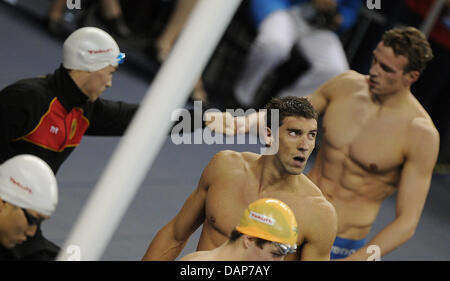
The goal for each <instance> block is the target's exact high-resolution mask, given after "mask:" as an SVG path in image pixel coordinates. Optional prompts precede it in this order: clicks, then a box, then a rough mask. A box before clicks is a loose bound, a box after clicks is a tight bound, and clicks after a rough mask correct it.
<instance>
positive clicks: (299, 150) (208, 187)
mask: <svg viewBox="0 0 450 281" xmlns="http://www.w3.org/2000/svg"><path fill="white" fill-rule="evenodd" d="M266 108H267V112H268V117H269V119H270V118H271V117H272V115H271V114H272V113H271V112H272V109H273V110H277V111H278V112H279V121H278V123H276V124H274V125H268V126H267V127H266V128H265V135H266V138H267V141H266V143H271V144H272V145H273V146H274V147H278V150H277V152H276V153H275V154H271V155H266V154H265V155H260V154H255V153H251V152H236V151H221V152H218V153H217V154H216V155H215V156H214V157H213V158H212V160H211V161H210V162H209V163H208V165H207V166H206V168H205V169H204V170H203V173H202V175H201V178H200V181H199V184H198V187H197V189H195V190H194V192H193V193H192V194H191V195H190V196H189V198H188V199H187V200H186V202H185V204H184V206H183V207H182V209H181V210H180V211H179V213H178V214H177V215H176V216H175V218H173V219H172V220H171V221H170V222H169V223H168V224H167V225H165V226H164V227H163V228H162V229H161V230H160V231H159V232H158V234H157V235H156V237H154V239H153V241H152V242H151V244H150V246H149V248H148V250H147V252H146V254H145V256H144V257H143V259H144V260H174V259H176V257H177V256H178V255H179V253H180V252H181V250H182V249H183V247H184V246H185V244H186V242H187V240H188V238H189V237H190V235H191V234H192V233H193V232H194V231H195V230H196V229H197V228H198V227H199V226H200V225H202V224H203V229H202V233H201V236H200V240H199V242H198V246H197V250H199V251H206V250H212V249H215V248H217V247H219V246H220V245H222V244H223V243H224V242H225V241H226V240H227V239H228V238H229V237H230V234H231V233H232V232H233V230H234V227H235V226H236V225H237V224H238V223H239V220H240V217H241V214H242V212H243V211H244V210H245V208H246V207H247V206H248V205H249V204H250V203H251V202H253V201H255V200H257V199H259V198H275V199H278V200H281V201H283V202H285V203H286V204H287V205H288V206H289V207H290V208H291V209H292V211H293V213H294V214H295V217H296V218H297V224H298V225H301V226H302V227H301V229H299V233H298V238H297V245H298V246H301V251H297V252H296V253H295V254H290V255H289V256H287V257H286V259H287V260H329V258H330V250H331V246H332V244H333V241H334V239H335V237H336V230H337V229H336V228H337V219H336V214H335V210H334V208H333V206H332V205H331V204H330V203H329V202H328V201H327V200H326V198H325V197H324V196H323V194H322V192H321V191H320V190H319V188H318V187H317V186H316V185H315V184H314V183H312V182H311V181H310V180H309V179H308V178H307V177H306V176H305V175H304V174H303V173H302V172H303V170H304V168H305V166H306V162H307V160H308V157H309V155H310V154H311V152H312V150H313V149H314V145H315V139H316V134H317V120H316V118H317V114H316V112H315V111H314V109H313V107H312V106H311V104H310V103H309V102H308V101H307V100H306V99H305V98H298V97H285V98H281V99H277V98H275V99H272V100H271V101H270V102H269V103H268V104H267V106H266ZM271 123H272V122H268V124H271ZM272 126H273V127H272ZM275 135H277V136H278V138H275V137H274V136H275Z"/></svg>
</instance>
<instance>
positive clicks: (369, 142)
mask: <svg viewBox="0 0 450 281" xmlns="http://www.w3.org/2000/svg"><path fill="white" fill-rule="evenodd" d="M367 80H368V77H367V76H363V75H361V74H359V73H356V72H354V71H349V72H347V73H345V74H343V75H340V76H338V77H337V78H335V79H333V80H332V81H331V82H330V83H328V85H326V86H325V87H324V88H322V91H323V92H325V95H326V96H327V105H326V108H322V109H321V110H320V111H321V112H323V129H324V136H323V143H322V145H321V148H320V151H319V153H318V155H317V158H316V162H315V165H314V167H313V169H312V170H311V172H310V173H309V174H308V176H309V177H310V178H311V179H312V180H313V182H315V183H316V184H317V185H318V186H319V187H320V188H321V190H322V192H323V193H324V195H325V197H326V198H327V199H328V200H329V201H330V202H332V204H333V205H334V207H335V208H336V211H337V214H338V220H339V230H338V233H339V235H341V236H345V237H347V238H352V239H361V238H363V237H365V236H366V235H367V234H368V232H369V231H370V226H371V224H372V223H373V221H374V220H375V217H376V215H377V213H378V210H379V207H380V205H381V203H382V202H383V200H384V199H385V198H387V197H388V196H389V195H391V194H392V193H393V192H394V191H395V190H396V187H397V186H398V184H399V181H400V178H401V172H402V166H403V164H404V163H405V159H406V158H408V157H409V152H408V150H409V149H410V147H411V145H412V144H411V141H412V140H413V139H414V138H415V137H416V134H415V132H416V131H423V130H433V129H434V125H433V123H432V121H431V119H430V117H429V116H428V115H427V113H426V112H425V110H424V109H423V108H422V106H421V105H420V104H419V103H418V102H417V100H416V99H415V98H414V97H413V96H412V95H411V94H409V95H407V96H405V98H403V99H401V100H400V99H399V100H398V101H395V102H392V103H391V104H385V105H383V106H381V105H380V104H379V103H377V102H376V101H374V100H373V97H372V96H371V94H370V93H369V85H368V81H367ZM355 210H358V212H355Z"/></svg>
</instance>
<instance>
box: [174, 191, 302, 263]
mask: <svg viewBox="0 0 450 281" xmlns="http://www.w3.org/2000/svg"><path fill="white" fill-rule="evenodd" d="M297 234H298V226H297V220H296V219H295V216H294V213H293V212H292V210H291V209H290V208H289V207H288V206H287V205H286V204H284V203H283V202H281V201H280V200H277V199H273V198H263V199H258V200H256V201H255V202H253V203H251V204H250V205H249V206H248V207H247V208H246V209H245V211H244V213H243V215H242V217H241V220H240V222H239V225H238V226H237V227H236V228H235V229H234V230H233V232H232V233H231V235H230V238H229V239H228V240H227V241H226V242H225V243H223V244H222V245H221V246H220V247H218V248H216V249H214V250H210V251H199V252H194V253H191V254H188V255H186V256H185V257H183V258H181V259H180V260H181V261H281V260H284V258H285V257H286V255H287V254H292V253H295V251H296V250H297Z"/></svg>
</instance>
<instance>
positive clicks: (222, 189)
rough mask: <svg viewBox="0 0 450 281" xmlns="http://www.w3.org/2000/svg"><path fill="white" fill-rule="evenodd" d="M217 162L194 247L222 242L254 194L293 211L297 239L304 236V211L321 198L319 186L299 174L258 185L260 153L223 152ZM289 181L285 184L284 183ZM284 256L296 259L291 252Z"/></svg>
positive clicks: (211, 246)
mask: <svg viewBox="0 0 450 281" xmlns="http://www.w3.org/2000/svg"><path fill="white" fill-rule="evenodd" d="M226 153H227V155H226V160H224V161H222V162H223V163H222V164H221V166H220V169H221V171H220V177H217V178H216V179H215V180H214V181H213V182H211V183H210V185H209V187H208V195H207V198H206V204H205V221H204V223H203V230H202V233H201V237H200V240H199V244H198V247H197V250H198V251H204V250H211V249H214V248H216V247H218V246H220V245H221V244H222V243H224V242H225V241H226V240H227V239H228V237H229V235H230V234H231V232H232V230H233V229H234V227H236V225H238V224H239V220H240V217H241V215H242V213H243V212H244V210H245V208H246V207H247V206H248V205H249V204H250V203H251V202H253V201H255V200H257V199H258V198H268V197H270V198H276V199H279V200H281V201H283V202H285V203H286V204H287V205H288V206H289V207H290V208H291V209H292V210H293V212H294V214H295V216H296V218H297V222H298V225H299V241H298V245H301V244H302V243H303V241H304V240H305V233H306V229H305V228H306V227H307V225H308V222H307V221H306V219H305V218H306V217H308V216H306V214H309V216H311V214H313V213H314V204H316V203H317V201H321V200H324V201H326V200H325V198H324V197H323V195H322V194H321V192H320V190H319V189H318V188H317V187H316V186H315V185H314V184H313V183H312V182H311V181H310V180H309V179H308V178H307V177H306V176H305V175H303V174H300V175H296V176H291V177H295V179H294V180H292V179H293V178H291V180H290V181H285V182H283V183H281V182H280V183H279V184H274V185H271V186H270V187H269V188H265V189H261V188H260V178H261V171H262V167H261V164H262V163H261V161H260V160H261V156H260V155H257V154H254V153H248V152H244V153H238V152H232V151H229V152H226ZM286 182H289V184H286ZM287 259H298V256H297V255H291V256H290V257H288V258H287Z"/></svg>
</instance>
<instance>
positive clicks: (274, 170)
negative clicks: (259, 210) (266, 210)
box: [258, 155, 297, 191]
mask: <svg viewBox="0 0 450 281" xmlns="http://www.w3.org/2000/svg"><path fill="white" fill-rule="evenodd" d="M259 161H260V164H259V167H260V168H259V169H258V172H259V176H260V180H259V184H260V190H261V191H262V190H265V189H267V188H269V187H273V186H277V185H281V186H283V187H288V186H291V184H288V183H289V182H291V181H293V180H295V179H296V176H297V175H291V174H288V173H287V172H286V171H285V170H284V168H283V166H282V165H281V163H280V162H279V160H278V158H277V157H276V156H275V155H263V156H261V158H260V159H259Z"/></svg>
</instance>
